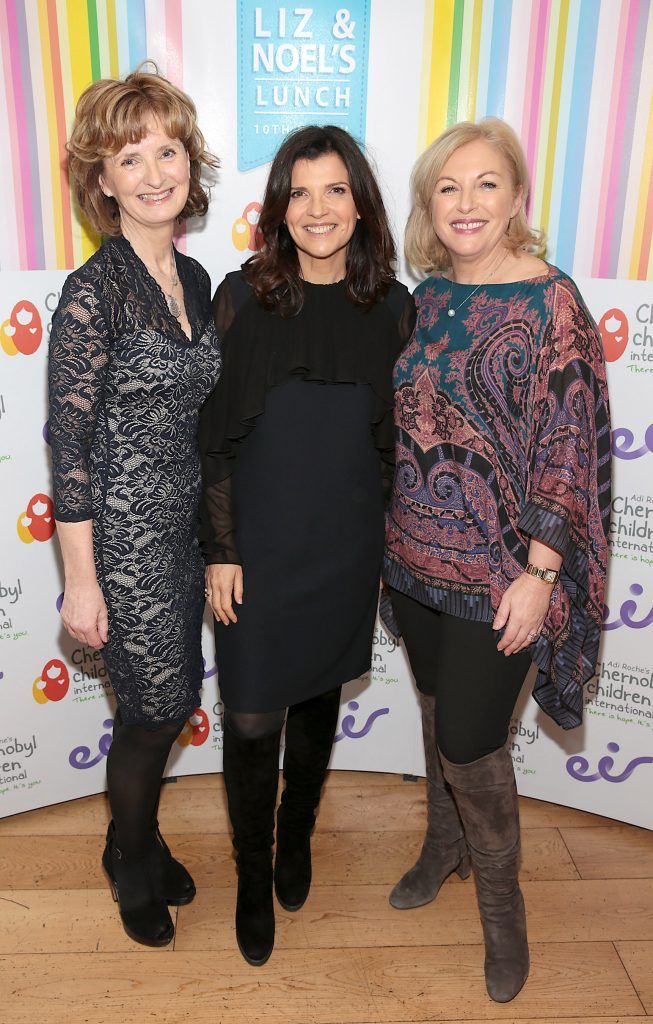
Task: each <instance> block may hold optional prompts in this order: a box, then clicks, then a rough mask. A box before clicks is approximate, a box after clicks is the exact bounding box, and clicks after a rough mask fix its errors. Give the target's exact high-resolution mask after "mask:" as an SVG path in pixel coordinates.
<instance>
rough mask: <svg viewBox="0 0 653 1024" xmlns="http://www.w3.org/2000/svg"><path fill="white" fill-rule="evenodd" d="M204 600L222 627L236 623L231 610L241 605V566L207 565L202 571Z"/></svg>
mask: <svg viewBox="0 0 653 1024" xmlns="http://www.w3.org/2000/svg"><path fill="white" fill-rule="evenodd" d="M204 580H205V585H206V591H207V593H206V599H207V601H208V602H209V604H210V605H211V609H212V610H213V614H214V616H215V617H216V619H219V620H220V622H222V623H223V625H225V626H228V625H229V623H230V622H238V618H237V616H236V613H235V612H234V609H233V601H235V602H236V604H242V603H243V567H242V566H241V565H231V564H224V565H207V567H206V569H205V571H204Z"/></svg>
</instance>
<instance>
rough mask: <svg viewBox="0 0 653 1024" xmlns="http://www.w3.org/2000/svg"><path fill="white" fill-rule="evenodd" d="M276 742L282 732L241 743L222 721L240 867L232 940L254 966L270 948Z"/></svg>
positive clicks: (277, 755)
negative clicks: (234, 931)
mask: <svg viewBox="0 0 653 1024" xmlns="http://www.w3.org/2000/svg"><path fill="white" fill-rule="evenodd" d="M280 738H281V729H279V730H277V731H275V732H274V733H272V735H269V736H263V737H261V738H257V739H245V738H243V737H242V736H239V735H237V734H236V733H235V732H234V731H232V729H231V728H229V725H228V719H227V720H226V721H225V730H224V747H223V771H224V781H225V786H226V790H227V803H228V806H229V817H230V818H231V825H232V828H233V844H234V848H235V850H236V865H237V867H238V896H237V900H236V938H237V941H238V947H239V949H240V951H241V953H242V954H243V956H244V957H245V960H247V962H248V963H249V964H252V965H253V966H254V967H260V966H261V965H262V964H264V963H265V962H266V960H268V958H269V956H270V954H271V952H272V950H273V948H274V906H273V901H272V844H273V842H274V808H275V805H276V802H277V786H278V781H279V741H280Z"/></svg>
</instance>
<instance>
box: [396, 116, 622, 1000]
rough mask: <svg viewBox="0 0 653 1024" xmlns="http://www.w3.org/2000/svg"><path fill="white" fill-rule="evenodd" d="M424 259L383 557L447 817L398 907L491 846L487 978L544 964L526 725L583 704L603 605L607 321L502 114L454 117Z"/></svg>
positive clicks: (423, 198)
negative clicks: (538, 197)
mask: <svg viewBox="0 0 653 1024" xmlns="http://www.w3.org/2000/svg"><path fill="white" fill-rule="evenodd" d="M412 191H413V207H412V211H411V214H410V218H409V222H408V227H407V231H406V255H407V258H408V260H409V262H410V263H411V264H412V265H413V266H414V267H416V268H417V269H418V270H420V271H422V272H424V273H426V274H428V275H429V276H428V277H427V278H426V280H425V281H423V282H422V283H421V284H420V285H419V287H418V288H417V290H416V292H415V299H416V304H417V325H416V329H415V332H414V334H413V337H412V339H411V342H410V344H409V345H408V346H407V347H406V348H405V349H404V351H403V352H402V354H401V356H400V357H399V359H398V361H397V363H396V364H395V370H394V385H395V431H396V434H395V437H396V466H397V469H396V475H395V483H394V489H393V495H392V501H391V506H390V512H389V515H388V521H387V537H386V555H385V563H384V579H385V581H386V584H387V586H388V587H389V591H390V597H391V602H392V607H393V609H394V613H395V616H396V619H397V622H398V625H399V627H400V629H401V632H402V634H403V637H404V640H405V644H406V649H407V652H408V656H409V659H410V662H411V667H412V670H413V674H414V676H415V679H416V682H417V686H418V689H419V691H420V694H421V700H422V715H423V731H424V739H425V746H426V761H427V773H428V804H429V819H428V828H427V834H426V838H425V841H424V846H423V849H422V852H421V854H420V857H419V859H418V861H417V863H416V864H415V865H414V866H413V868H411V870H410V871H408V872H407V874H406V875H405V876H404V877H403V878H402V879H401V880H400V881H399V882H398V884H397V885H396V886H395V888H394V890H393V892H392V894H391V896H390V902H391V903H392V904H393V905H394V906H395V907H398V908H402V909H405V908H409V907H413V906H419V905H420V904H423V903H426V902H428V901H429V900H431V899H433V898H434V897H435V895H436V894H437V891H438V889H439V888H440V885H441V884H442V882H443V881H444V879H445V878H446V877H447V876H448V875H450V874H451V873H452V872H454V871H457V872H458V873H459V874H460V875H461V876H463V877H465V876H466V875H467V874H468V873H469V856H470V855H471V863H472V865H473V868H474V875H475V879H476V888H477V895H478V904H479V910H480V913H481V919H482V923H483V931H484V936H485V950H486V959H485V975H486V982H487V989H488V992H489V994H490V996H491V997H492V998H493V999H495V1000H497V1001H499V1002H507V1001H508V1000H510V999H512V998H513V997H514V996H515V995H516V994H517V992H519V990H520V989H521V987H522V986H523V984H524V982H525V980H526V977H527V975H528V969H529V955H528V944H527V939H526V918H525V911H524V901H523V898H522V894H521V891H520V889H519V884H518V877H517V871H518V858H519V814H518V804H517V793H516V787H515V778H514V773H513V766H512V759H511V756H510V753H509V751H508V750H507V749H506V741H507V737H508V727H509V723H510V718H511V716H512V714H513V710H514V706H515V702H516V700H517V696H518V694H519V691H520V689H521V686H522V684H523V682H524V678H525V676H526V674H527V672H528V669H529V667H530V665H531V662H535V665H536V666H537V677H536V679H535V685H534V696H535V699H536V700H537V701H538V703H539V704H540V705H541V707H542V708H543V709H544V711H546V712H547V713H548V714H549V715H551V716H552V717H553V718H554V719H555V721H556V722H558V723H559V724H560V725H562V726H563V728H573V727H574V726H577V725H578V724H579V723H580V720H581V713H582V707H583V683H584V682H586V681H587V680H588V679H589V678H590V677H591V676H592V674H593V672H594V667H595V664H596V659H597V652H598V644H599V637H600V630H601V622H602V603H603V594H604V586H605V574H606V564H607V554H608V547H607V531H608V521H609V512H610V433H609V418H608V398H607V389H606V382H605V366H604V360H603V353H602V350H601V342H600V337H599V335H598V331H597V329H596V326H595V324H594V322H593V321H592V318H591V317H590V315H589V313H588V312H587V309H586V307H585V305H584V303H583V301H582V299H581V297H580V295H579V293H578V290H577V288H576V286H575V284H574V282H573V281H572V280H571V279H570V278H569V277H567V275H566V274H564V273H562V271H560V270H558V269H557V268H556V267H554V266H551V265H549V264H548V263H546V262H544V261H543V260H542V259H541V258H540V257H539V256H538V255H537V252H538V251H539V250H541V248H542V239H541V237H540V236H539V235H538V233H536V232H534V231H532V230H531V229H530V228H529V226H528V223H527V221H526V215H525V210H526V200H527V197H528V175H527V170H526V163H525V160H524V155H523V153H522V150H521V146H520V145H519V141H518V139H517V137H516V135H515V133H514V132H513V131H512V129H511V128H510V127H509V126H508V125H507V124H505V123H504V122H502V121H500V120H498V119H496V118H487V119H485V120H483V121H481V122H480V123H479V124H470V123H463V124H458V125H455V126H454V127H452V128H450V129H448V130H447V131H446V132H444V133H443V134H442V135H441V136H440V137H439V138H438V139H436V140H435V142H434V143H433V144H432V145H431V146H430V147H429V149H427V151H426V152H425V153H424V154H423V155H422V156H421V157H420V159H419V160H418V162H417V165H416V167H415V170H414V172H413V177H412Z"/></svg>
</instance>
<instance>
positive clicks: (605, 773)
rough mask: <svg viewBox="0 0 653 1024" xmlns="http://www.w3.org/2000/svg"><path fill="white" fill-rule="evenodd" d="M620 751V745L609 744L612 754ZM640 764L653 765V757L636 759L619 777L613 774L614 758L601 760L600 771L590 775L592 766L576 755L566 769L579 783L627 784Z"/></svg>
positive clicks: (571, 758)
mask: <svg viewBox="0 0 653 1024" xmlns="http://www.w3.org/2000/svg"><path fill="white" fill-rule="evenodd" d="M619 749H620V748H619V744H618V743H608V750H609V751H610V753H611V754H616V753H618V751H619ZM640 764H653V757H634V758H633V760H632V761H629V762H628V764H627V765H626V767H625V768H624V770H623V771H622V772H619V774H618V775H612V774H611V772H612V769H613V768H614V758H612V757H601V758H599V763H598V765H597V769H598V771H595V772H592V773H591V774H589V775H588V773H587V772H588V768H589V766H590V764H589V761H588V760H587V758H586V757H583V756H582V755H581V754H574V756H573V757H570V758H569V760H568V761H567V765H566V767H567V771H568V772H569V774H570V775H571V777H572V779H576V781H577V782H596V781H597V780H598V779H604V780H605V782H625V781H626V779H629V778H630V776H631V775H632V774H633V772H634V771H635V769H636V768H639V766H640Z"/></svg>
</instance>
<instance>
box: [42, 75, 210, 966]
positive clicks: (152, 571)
mask: <svg viewBox="0 0 653 1024" xmlns="http://www.w3.org/2000/svg"><path fill="white" fill-rule="evenodd" d="M68 149H69V156H70V160H69V167H70V173H71V176H72V180H73V184H74V188H75V192H76V195H77V197H78V200H79V203H80V206H81V208H82V210H83V212H84V213H85V215H86V216H87V218H88V219H89V221H90V222H91V224H92V225H93V227H94V228H95V229H96V230H97V231H99V232H102V233H105V234H106V235H107V236H108V238H107V240H106V241H105V242H104V244H103V245H102V247H101V248H100V249H99V250H98V252H96V253H95V254H94V255H93V256H91V258H90V259H89V260H88V261H87V262H86V263H85V264H84V266H83V267H80V268H79V269H78V270H76V271H75V272H74V273H72V274H70V276H69V277H68V278H67V280H66V283H65V285H64V288H63V292H62V296H61V300H60V302H59V305H58V307H57V310H56V312H55V315H54V317H53V321H52V331H51V335H50V364H49V386H50V420H49V426H50V439H51V445H52V464H53V475H54V504H55V518H56V521H57V533H58V537H59V542H60V545H61V551H62V554H63V562H64V572H65V592H64V600H63V605H62V608H61V617H62V619H63V623H64V625H65V627H66V629H67V630H68V632H69V633H70V635H71V636H72V637H74V638H75V639H76V640H78V641H79V642H80V643H82V644H86V645H88V646H89V647H94V648H98V649H101V650H102V655H103V657H104V660H105V663H106V666H107V669H108V671H109V678H110V681H111V686H112V689H113V693H114V696H115V698H116V702H117V708H116V712H115V716H114V727H113V742H112V744H111V748H110V750H109V754H108V757H107V784H108V791H109V802H110V805H111V812H112V821H111V823H110V825H109V828H108V831H107V839H106V846H105V850H104V854H103V858H102V863H103V865H104V868H105V870H106V872H107V874H108V876H109V879H110V881H111V887H112V890H113V894H114V899H116V900H117V902H118V904H119V908H120V916H121V918H122V922H123V925H124V928H125V931H126V932H127V934H128V935H129V936H130V937H131V938H132V939H134V940H135V941H136V942H140V943H143V944H145V945H150V946H163V945H166V944H167V943H169V942H170V941H171V940H172V938H173V936H174V927H173V923H172V919H171V917H170V912H169V910H168V904H171V905H173V906H178V905H180V904H183V903H189V902H190V901H191V900H192V899H193V897H194V895H195V885H194V883H193V879H192V878H191V876H190V874H189V873H188V871H187V870H186V869H185V868H184V867H183V865H182V864H180V863H179V862H178V861H176V860H175V859H174V858H173V857H172V854H171V853H170V850H169V849H168V847H167V845H166V843H165V840H164V839H163V837H162V835H161V832H160V831H159V827H158V821H157V808H158V799H159V790H160V785H161V778H162V775H163V772H164V769H165V766H166V761H167V758H168V754H169V752H170V749H171V746H172V744H173V742H174V740H175V739H176V737H177V736H178V735H179V734H180V732H181V730H182V728H183V726H184V723H185V721H186V719H187V718H188V717H189V716H190V715H192V713H193V711H194V710H195V708H196V707H197V706H198V705H199V703H200V696H199V693H200V688H201V686H202V679H203V662H202V651H201V639H200V632H201V624H202V615H203V610H204V598H203V593H202V590H203V564H202V561H201V556H200V553H199V547H198V542H197V536H196V533H197V514H198V503H199V487H200V465H199V452H198V447H197V436H196V435H197V424H198V415H199V408H200V406H201V405H202V403H203V402H204V400H205V398H206V397H207V395H208V394H209V393H210V391H211V390H212V389H213V387H214V385H215V382H216V380H217V377H218V375H219V371H220V352H219V344H218V339H217V336H216V333H215V327H214V324H213V318H212V316H211V292H210V281H209V277H208V274H207V273H206V271H205V270H204V269H203V268H202V267H201V266H200V265H199V263H197V262H196V261H195V260H193V259H191V258H190V257H188V256H185V255H183V254H182V253H181V252H179V251H178V250H177V249H176V248H175V246H174V244H173V233H174V230H175V226H176V225H177V224H178V223H179V222H180V221H182V220H184V219H185V218H186V217H189V216H192V215H195V214H198V215H202V214H204V213H206V210H207V205H208V194H207V192H206V191H205V189H204V187H203V186H202V184H201V183H200V175H201V172H202V168H203V167H215V166H217V161H216V160H215V158H214V157H212V156H211V155H210V154H209V153H207V151H206V149H205V146H204V140H203V138H202V135H201V132H200V131H199V128H198V127H197V122H196V113H195V107H194V105H193V103H192V101H191V99H190V98H189V97H188V96H186V95H185V94H184V93H183V92H181V91H180V90H179V89H177V88H176V87H175V86H174V85H172V84H171V83H170V82H168V81H166V80H165V79H164V78H161V77H160V76H159V75H158V74H156V73H152V74H151V73H148V72H144V71H140V70H139V71H136V72H134V73H133V74H131V75H128V76H127V78H126V79H125V80H124V81H113V80H103V81H99V82H95V83H94V84H93V85H90V86H89V87H88V88H87V89H86V90H85V92H84V93H82V96H81V97H80V100H79V103H78V105H77V110H76V116H75V123H74V126H73V131H72V134H71V138H70V142H69V145H68Z"/></svg>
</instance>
